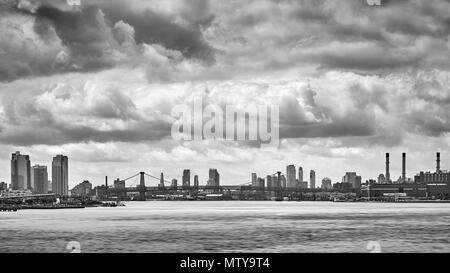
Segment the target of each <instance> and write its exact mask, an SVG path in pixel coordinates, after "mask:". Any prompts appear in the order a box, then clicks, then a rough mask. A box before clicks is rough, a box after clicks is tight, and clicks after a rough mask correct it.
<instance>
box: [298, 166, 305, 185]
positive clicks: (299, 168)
mask: <svg viewBox="0 0 450 273" xmlns="http://www.w3.org/2000/svg"><path fill="white" fill-rule="evenodd" d="M303 181H304V180H303V167H302V166H300V167H298V182H300V183H301V182H303Z"/></svg>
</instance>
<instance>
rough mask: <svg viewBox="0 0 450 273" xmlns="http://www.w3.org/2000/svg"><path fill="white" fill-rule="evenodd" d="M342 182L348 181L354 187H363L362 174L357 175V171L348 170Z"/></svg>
mask: <svg viewBox="0 0 450 273" xmlns="http://www.w3.org/2000/svg"><path fill="white" fill-rule="evenodd" d="M342 183H348V184H350V185H351V187H352V188H354V189H359V188H361V176H359V175H356V172H346V173H345V175H344V176H343V177H342Z"/></svg>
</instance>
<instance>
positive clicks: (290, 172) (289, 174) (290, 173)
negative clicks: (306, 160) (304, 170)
mask: <svg viewBox="0 0 450 273" xmlns="http://www.w3.org/2000/svg"><path fill="white" fill-rule="evenodd" d="M286 186H287V187H288V188H295V187H296V181H295V166H294V165H289V166H287V167H286Z"/></svg>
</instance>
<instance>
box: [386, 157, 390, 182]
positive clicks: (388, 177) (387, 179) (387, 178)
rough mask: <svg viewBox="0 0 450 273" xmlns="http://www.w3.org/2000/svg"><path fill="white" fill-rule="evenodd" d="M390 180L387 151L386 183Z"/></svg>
mask: <svg viewBox="0 0 450 273" xmlns="http://www.w3.org/2000/svg"><path fill="white" fill-rule="evenodd" d="M390 182H391V175H390V174H389V153H386V183H390Z"/></svg>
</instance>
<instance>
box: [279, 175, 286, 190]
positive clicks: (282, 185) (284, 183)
mask: <svg viewBox="0 0 450 273" xmlns="http://www.w3.org/2000/svg"><path fill="white" fill-rule="evenodd" d="M280 179H281V187H282V188H283V189H285V188H286V187H287V181H286V176H284V175H281V178H280Z"/></svg>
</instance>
